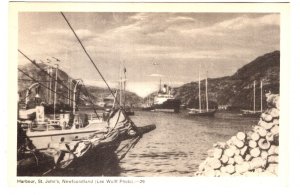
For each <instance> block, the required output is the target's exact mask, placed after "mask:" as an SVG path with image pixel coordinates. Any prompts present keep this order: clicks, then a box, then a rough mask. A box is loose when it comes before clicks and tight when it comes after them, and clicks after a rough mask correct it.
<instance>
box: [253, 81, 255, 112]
mask: <svg viewBox="0 0 300 195" xmlns="http://www.w3.org/2000/svg"><path fill="white" fill-rule="evenodd" d="M253 111H254V112H255V81H254V82H253Z"/></svg>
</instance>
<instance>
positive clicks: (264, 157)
mask: <svg viewBox="0 0 300 195" xmlns="http://www.w3.org/2000/svg"><path fill="white" fill-rule="evenodd" d="M260 156H261V158H262V159H264V160H267V159H268V156H269V154H268V152H267V151H262V152H261V153H260Z"/></svg>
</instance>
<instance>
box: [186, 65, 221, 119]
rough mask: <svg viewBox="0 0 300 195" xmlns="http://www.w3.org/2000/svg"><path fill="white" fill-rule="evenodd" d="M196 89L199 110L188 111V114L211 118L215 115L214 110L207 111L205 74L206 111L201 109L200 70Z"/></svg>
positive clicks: (206, 95)
mask: <svg viewBox="0 0 300 195" xmlns="http://www.w3.org/2000/svg"><path fill="white" fill-rule="evenodd" d="M198 80H199V81H198V87H199V90H198V91H199V93H198V99H199V108H198V109H195V108H192V109H190V108H189V109H188V110H189V112H188V114H189V115H190V116H209V117H212V116H214V115H215V113H216V111H217V110H216V109H209V107H208V94H207V74H206V78H205V99H206V109H202V108H201V87H200V86H201V81H200V68H199V79H198Z"/></svg>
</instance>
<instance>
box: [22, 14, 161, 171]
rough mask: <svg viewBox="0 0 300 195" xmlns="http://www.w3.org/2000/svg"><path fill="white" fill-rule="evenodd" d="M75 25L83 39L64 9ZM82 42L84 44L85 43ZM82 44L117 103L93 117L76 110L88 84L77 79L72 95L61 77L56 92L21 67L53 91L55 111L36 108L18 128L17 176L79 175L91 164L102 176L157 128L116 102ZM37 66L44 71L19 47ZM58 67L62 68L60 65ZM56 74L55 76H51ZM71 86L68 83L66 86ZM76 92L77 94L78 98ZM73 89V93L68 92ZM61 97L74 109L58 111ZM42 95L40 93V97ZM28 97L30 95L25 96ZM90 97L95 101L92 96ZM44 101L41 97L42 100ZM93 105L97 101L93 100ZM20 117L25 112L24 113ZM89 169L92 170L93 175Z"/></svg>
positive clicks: (90, 166) (43, 107)
mask: <svg viewBox="0 0 300 195" xmlns="http://www.w3.org/2000/svg"><path fill="white" fill-rule="evenodd" d="M61 14H62V16H63V18H64V19H65V21H66V22H67V23H68V25H69V27H70V29H71V30H72V32H73V33H74V35H75V37H76V38H77V40H78V41H79V42H80V39H79V38H78V36H77V34H76V33H75V31H74V30H73V28H72V26H71V24H70V23H69V22H68V20H67V18H66V17H65V15H64V14H63V13H61ZM80 43H81V42H80ZM81 47H82V48H83V50H84V51H85V53H86V54H87V56H88V57H89V59H90V61H91V62H92V64H93V65H94V67H95V68H96V70H97V72H98V73H99V75H100V76H101V78H102V79H103V81H104V82H105V83H106V85H107V87H108V89H109V90H110V92H111V95H112V96H113V97H114V101H115V102H114V104H113V107H112V108H111V109H110V110H109V111H107V113H102V115H100V114H98V113H97V111H96V110H95V109H94V111H95V114H96V117H90V118H89V117H88V116H87V114H80V113H77V112H76V111H77V109H76V108H77V105H76V99H78V98H76V95H77V94H78V93H77V92H78V89H77V88H78V86H80V85H83V81H82V80H76V82H75V83H74V84H75V85H74V86H73V90H70V89H69V88H68V87H67V88H68V97H66V96H65V95H64V94H65V93H59V94H58V93H57V91H56V89H57V82H58V81H59V78H58V77H57V74H56V78H55V79H54V78H53V80H54V81H55V88H54V90H53V89H52V88H51V86H50V88H49V85H47V86H46V85H45V84H43V81H38V80H37V79H35V78H34V77H32V76H30V75H29V74H27V73H26V72H25V71H23V70H22V69H20V68H18V70H19V71H20V72H21V73H23V74H24V75H26V76H28V77H29V78H30V79H31V80H32V81H34V82H36V83H38V85H39V86H42V87H44V88H46V89H50V91H51V92H53V93H54V103H53V106H54V108H53V113H52V114H48V113H46V112H45V106H44V105H43V104H37V105H36V107H35V111H34V113H35V117H34V118H30V117H24V115H23V117H19V118H18V128H17V131H18V133H17V135H18V138H17V175H18V176H42V175H47V176H57V175H60V174H61V173H62V172H63V175H70V176H74V175H76V173H77V172H78V170H79V169H81V170H86V169H89V168H92V170H94V172H96V169H97V170H98V169H99V170H100V172H97V175H103V174H104V172H105V169H106V168H107V165H109V164H110V162H111V160H112V158H113V157H115V156H116V155H118V156H120V157H118V159H117V160H118V161H120V160H121V159H123V158H124V157H125V155H126V154H127V153H128V151H129V150H130V149H131V148H132V147H134V145H136V144H137V143H138V141H139V140H140V139H141V138H142V136H143V134H145V133H148V132H150V131H152V130H153V129H155V128H156V126H155V125H154V124H151V125H147V126H144V127H137V126H136V125H135V124H134V122H133V121H132V120H131V119H130V118H129V117H128V115H127V114H126V113H125V111H124V108H123V107H122V106H121V104H120V103H119V102H118V101H117V99H116V96H115V94H114V92H113V91H112V90H111V88H110V87H109V85H108V84H107V82H106V80H105V79H104V77H103V76H102V74H101V72H100V70H99V69H98V68H97V66H95V64H94V62H93V60H92V59H91V58H90V56H89V55H88V53H87V52H86V50H85V48H84V46H83V45H82V44H81ZM19 53H21V54H22V55H23V56H24V57H26V58H27V59H28V60H29V61H30V62H31V63H32V64H34V65H35V66H36V67H38V68H40V69H41V70H43V69H42V68H41V67H40V66H39V65H38V64H37V63H36V62H35V61H34V60H31V59H30V58H29V57H27V56H26V55H25V54H24V53H23V52H21V51H20V50H19ZM57 69H58V68H57ZM51 78H52V77H51ZM65 87H66V86H65ZM71 91H72V92H73V98H70V97H71V96H72V94H71ZM69 93H70V94H69ZM57 95H61V96H63V97H64V98H67V99H68V100H70V101H71V102H73V109H72V111H71V112H70V111H64V112H57V104H56V99H57ZM38 96H39V94H38V93H37V95H36V97H38ZM26 97H28V96H26ZM89 100H91V99H90V98H89ZM37 102H39V101H37ZM90 103H91V104H92V105H94V104H93V103H92V101H90ZM18 113H19V116H20V112H18ZM125 140H128V143H127V144H126V145H125V146H126V147H122V148H120V149H118V148H119V145H120V143H121V142H123V141H125ZM91 174H92V173H91V172H90V173H89V174H88V176H89V175H91Z"/></svg>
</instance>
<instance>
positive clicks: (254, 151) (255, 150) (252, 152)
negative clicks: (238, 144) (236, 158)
mask: <svg viewBox="0 0 300 195" xmlns="http://www.w3.org/2000/svg"><path fill="white" fill-rule="evenodd" d="M250 155H251V156H252V157H254V158H255V157H258V156H259V155H260V149H259V148H258V147H256V148H252V149H251V150H250Z"/></svg>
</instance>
